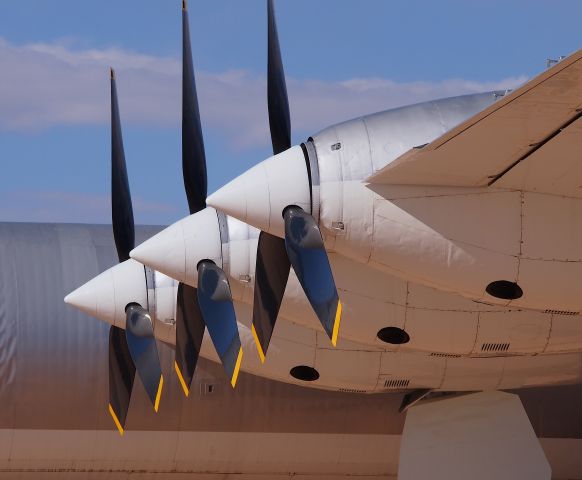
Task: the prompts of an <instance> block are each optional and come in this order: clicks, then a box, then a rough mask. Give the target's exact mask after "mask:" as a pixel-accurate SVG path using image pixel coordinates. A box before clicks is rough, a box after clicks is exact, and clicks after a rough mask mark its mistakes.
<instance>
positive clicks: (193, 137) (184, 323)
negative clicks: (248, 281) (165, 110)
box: [175, 0, 242, 396]
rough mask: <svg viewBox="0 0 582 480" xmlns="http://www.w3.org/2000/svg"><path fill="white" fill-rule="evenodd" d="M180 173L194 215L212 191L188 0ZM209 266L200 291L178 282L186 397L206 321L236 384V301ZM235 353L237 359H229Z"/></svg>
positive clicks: (180, 368) (180, 365) (179, 369)
mask: <svg viewBox="0 0 582 480" xmlns="http://www.w3.org/2000/svg"><path fill="white" fill-rule="evenodd" d="M182 174H183V176H184V187H185V189H186V197H187V198H188V206H189V209H190V214H194V213H196V212H199V211H200V210H202V209H204V208H205V207H206V196H207V193H208V192H207V178H206V154H205V152H204V139H203V137H202V128H201V125H200V111H199V107H198V97H197V94H196V81H195V78H194V66H193V62H192V49H191V46H190V29H189V21H188V10H187V4H186V0H183V1H182ZM207 264H208V265H210V264H211V265H212V267H200V268H199V278H198V289H196V288H193V287H189V286H187V285H184V284H180V285H179V286H178V298H177V311H178V315H177V318H176V363H175V369H176V374H177V375H178V379H179V380H180V384H181V385H182V389H183V391H184V393H185V395H186V396H188V392H189V391H190V385H191V383H192V378H193V376H194V370H195V368H196V363H197V361H198V355H199V353H200V345H201V342H202V337H203V335H204V328H205V325H206V326H207V327H208V331H209V332H210V337H211V339H212V342H213V343H214V346H215V347H216V351H217V352H218V354H219V356H220V359H221V360H222V363H223V365H224V368H225V369H226V371H227V373H228V375H229V376H230V378H231V383H232V386H233V387H234V386H235V383H236V378H237V376H238V369H239V368H240V360H241V358H242V350H240V339H239V336H238V327H237V323H236V316H235V314H234V305H233V303H232V295H231V293H230V286H229V285H228V281H227V280H226V275H225V273H224V272H223V271H222V270H221V269H220V268H219V267H218V266H216V265H215V264H213V263H211V262H202V263H201V265H207ZM215 277H219V278H220V279H221V282H219V283H218V284H217V287H218V285H220V292H221V295H218V296H217V294H214V295H209V294H208V291H209V290H208V289H209V288H210V286H211V284H212V282H211V280H209V279H213V278H215ZM222 280H224V282H222ZM201 285H206V289H205V290H204V292H201V291H200V288H201ZM217 287H216V288H217ZM231 345H233V346H232V348H236V345H238V347H239V348H238V349H237V351H236V353H232V354H231V349H230V348H231ZM239 351H240V355H239ZM233 355H235V357H234V360H233V359H232V358H231V357H232V356H233Z"/></svg>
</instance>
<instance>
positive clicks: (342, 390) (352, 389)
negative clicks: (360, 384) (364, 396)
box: [338, 388, 366, 393]
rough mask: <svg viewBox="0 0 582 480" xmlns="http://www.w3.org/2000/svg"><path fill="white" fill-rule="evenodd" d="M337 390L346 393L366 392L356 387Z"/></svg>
mask: <svg viewBox="0 0 582 480" xmlns="http://www.w3.org/2000/svg"><path fill="white" fill-rule="evenodd" d="M338 392H346V393H366V390H358V389H357V388H340V389H338Z"/></svg>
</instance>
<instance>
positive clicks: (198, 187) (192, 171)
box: [182, 0, 208, 214]
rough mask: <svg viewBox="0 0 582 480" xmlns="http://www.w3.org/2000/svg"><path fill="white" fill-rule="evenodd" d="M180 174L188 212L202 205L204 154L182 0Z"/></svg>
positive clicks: (205, 184)
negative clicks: (182, 177) (182, 179)
mask: <svg viewBox="0 0 582 480" xmlns="http://www.w3.org/2000/svg"><path fill="white" fill-rule="evenodd" d="M182 174H183V176H184V187H185V189H186V197H187V198H188V206H189V208H190V214H193V213H196V212H199V211H200V210H202V209H203V208H205V207H206V197H207V196H208V191H207V190H208V184H207V178H206V154H205V152H204V140H203V137H202V127H201V125H200V110H199V108H198V96H197V94H196V81H195V78H194V66H193V64H192V48H191V46H190V27H189V23H188V8H187V4H186V0H183V1H182Z"/></svg>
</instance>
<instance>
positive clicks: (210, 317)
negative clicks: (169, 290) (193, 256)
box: [198, 260, 243, 388]
mask: <svg viewBox="0 0 582 480" xmlns="http://www.w3.org/2000/svg"><path fill="white" fill-rule="evenodd" d="M198 302H199V304H200V310H201V311H202V315H203V316H204V319H205V320H206V326H207V327H208V333H209V334H210V338H212V343H214V346H215V347H216V352H217V353H218V356H219V357H220V360H221V361H222V365H223V366H224V368H225V369H226V371H227V372H228V374H229V375H230V383H231V385H232V387H233V388H234V386H235V385H236V380H237V378H238V373H239V370H240V364H241V361H242V355H243V351H242V347H241V343H240V338H239V335H238V327H237V324H236V315H235V313H234V306H233V304H232V295H231V293H230V286H229V285H228V279H227V278H226V274H225V273H224V272H223V271H222V269H221V268H219V267H218V266H216V265H215V264H214V262H211V261H209V260H206V261H202V262H200V264H199V265H198Z"/></svg>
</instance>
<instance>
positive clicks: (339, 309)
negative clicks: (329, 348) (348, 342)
mask: <svg viewBox="0 0 582 480" xmlns="http://www.w3.org/2000/svg"><path fill="white" fill-rule="evenodd" d="M341 319H342V302H341V301H339V300H338V301H337V310H336V311H335V320H334V322H333V331H332V335H331V344H332V345H333V346H334V347H335V346H336V344H337V336H338V334H339V327H340V322H341Z"/></svg>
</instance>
